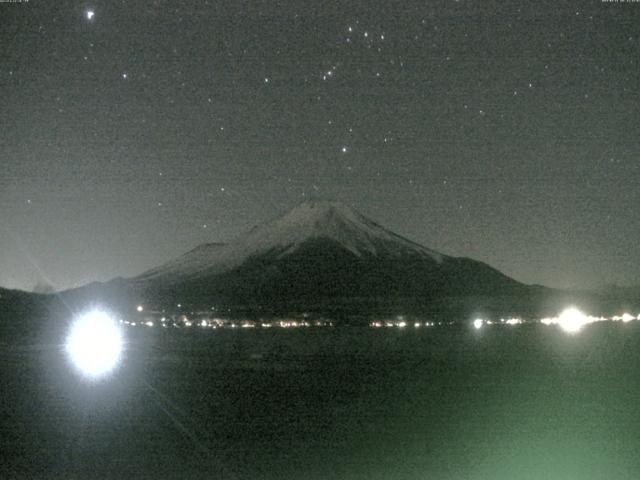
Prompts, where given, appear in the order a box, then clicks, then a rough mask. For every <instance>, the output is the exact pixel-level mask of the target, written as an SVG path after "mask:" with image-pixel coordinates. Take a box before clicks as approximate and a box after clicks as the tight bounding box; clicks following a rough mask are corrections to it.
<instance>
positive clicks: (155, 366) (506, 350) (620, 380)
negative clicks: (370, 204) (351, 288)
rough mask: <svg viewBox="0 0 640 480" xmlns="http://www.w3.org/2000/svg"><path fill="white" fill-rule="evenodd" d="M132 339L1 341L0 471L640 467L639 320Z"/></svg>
mask: <svg viewBox="0 0 640 480" xmlns="http://www.w3.org/2000/svg"><path fill="white" fill-rule="evenodd" d="M127 337H128V344H127V350H126V355H125V357H124V359H123V362H122V363H121V364H120V366H119V367H118V369H117V370H116V371H115V372H114V373H113V374H112V375H110V377H108V378H107V379H103V380H100V381H96V382H91V381H87V380H86V379H83V378H81V377H79V376H77V375H76V374H75V373H74V370H73V368H72V367H71V366H70V365H69V364H68V362H67V360H66V358H65V356H64V354H63V353H62V351H61V347H60V346H56V345H54V344H39V345H28V344H16V342H5V343H4V344H2V347H1V348H0V361H1V362H2V368H1V369H0V372H1V373H0V375H1V377H0V380H1V383H0V387H1V388H2V395H1V397H0V405H1V407H0V408H1V410H0V413H1V420H0V421H1V432H0V433H1V438H0V445H1V446H2V463H1V466H0V477H1V478H65V479H67V478H71V479H72V478H76V479H100V478H109V479H111V478H113V479H124V478H150V479H151V478H153V479H178V478H224V479H263V478H264V479H300V478H304V479H326V478H336V479H451V480H454V479H455V480H460V479H487V480H489V479H491V480H502V479H504V480H512V479H536V480H537V479H545V480H554V479H558V480H560V479H562V480H566V479H582V480H589V479H608V480H616V479H637V478H640V453H639V452H640V325H635V324H624V325H623V324H598V325H591V326H588V327H586V328H585V330H584V331H583V332H580V333H579V334H577V335H574V336H569V335H566V334H564V333H562V332H561V331H560V330H558V329H556V328H554V327H543V326H532V325H520V326H514V327H501V326H497V327H496V326H494V327H486V328H483V329H482V330H480V331H474V330H471V329H469V328H466V327H464V328H463V327H435V328H430V329H417V330H414V329H409V328H407V329H406V330H400V329H381V330H374V329H368V328H347V327H345V328H333V329H331V328H324V329H323V328H321V329H315V328H308V329H296V330H276V329H269V330H266V329H265V330H260V329H256V330H216V331H202V330H199V329H198V330H195V331H175V330H174V331H166V330H157V329H155V330H151V329H143V330H135V329H132V330H128V331H127Z"/></svg>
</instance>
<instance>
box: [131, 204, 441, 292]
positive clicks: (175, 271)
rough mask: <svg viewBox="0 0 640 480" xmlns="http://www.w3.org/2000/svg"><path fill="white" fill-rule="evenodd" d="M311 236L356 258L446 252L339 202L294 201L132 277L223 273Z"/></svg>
mask: <svg viewBox="0 0 640 480" xmlns="http://www.w3.org/2000/svg"><path fill="white" fill-rule="evenodd" d="M312 240H324V241H330V242H333V243H334V244H335V245H338V246H340V247H342V248H343V249H345V250H347V251H349V252H351V253H352V254H353V255H355V256H356V257H362V256H363V255H368V256H374V257H375V256H378V255H384V256H386V257H396V258H398V257H402V256H411V255H413V256H420V257H425V258H429V259H431V260H432V261H435V262H438V263H440V262H442V261H443V258H444V255H442V254H440V253H438V252H435V251H433V250H430V249H428V248H426V247H423V246H421V245H418V244H416V243H414V242H411V241H410V240H407V239H405V238H403V237H401V236H399V235H396V234H395V233H393V232H391V231H389V230H387V229H385V228H383V227H382V226H380V225H378V224H377V223H375V222H373V221H372V220H369V219H368V218H366V217H365V216H363V215H361V214H360V213H358V212H356V211H355V210H354V209H352V208H350V207H348V206H346V205H344V204H342V203H339V202H334V201H326V200H322V201H318V200H313V201H307V202H304V203H302V204H300V205H298V206H297V207H295V208H293V209H292V210H290V211H289V212H288V213H286V214H284V215H282V216H281V217H279V218H277V219H275V220H273V221H271V222H267V223H264V224H262V225H259V226H256V227H253V228H252V229H251V230H250V231H249V232H247V233H245V234H243V235H241V236H239V237H238V238H236V239H235V240H234V241H232V242H230V243H228V244H219V243H213V244H205V245H201V246H199V247H196V248H195V249H193V250H191V251H190V252H188V253H186V254H184V255H183V256H181V257H179V258H177V259H175V260H172V261H170V262H168V263H166V264H164V265H162V266H160V267H158V268H154V269H152V270H149V271H147V272H145V273H143V274H142V275H140V276H139V277H137V278H136V279H137V280H140V281H149V280H151V281H153V280H160V279H162V281H164V282H169V283H176V282H180V281H182V280H187V279H195V278H198V277H200V276H209V275H216V274H221V273H224V272H227V271H229V270H231V269H233V268H235V267H238V266H240V265H242V264H243V263H244V262H246V261H247V260H248V259H250V258H255V257H256V256H259V255H262V254H276V255H277V258H282V257H285V256H287V255H289V254H292V253H294V252H295V251H296V250H298V249H299V248H300V247H301V246H302V245H304V244H305V243H307V242H309V241H312Z"/></svg>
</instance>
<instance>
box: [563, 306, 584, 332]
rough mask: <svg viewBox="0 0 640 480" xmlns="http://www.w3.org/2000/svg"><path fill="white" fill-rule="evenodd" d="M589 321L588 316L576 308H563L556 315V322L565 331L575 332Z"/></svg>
mask: <svg viewBox="0 0 640 480" xmlns="http://www.w3.org/2000/svg"><path fill="white" fill-rule="evenodd" d="M587 323H589V318H588V317H587V316H586V315H585V314H584V313H582V312H581V311H580V310H578V309H577V308H574V307H571V308H567V309H566V310H564V311H563V312H562V313H561V314H560V316H559V317H558V324H559V325H560V327H561V328H562V329H563V330H564V331H565V332H567V333H577V332H579V331H580V329H582V327H583V326H585V325H586V324H587Z"/></svg>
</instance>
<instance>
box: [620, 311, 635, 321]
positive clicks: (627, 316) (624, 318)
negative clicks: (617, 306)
mask: <svg viewBox="0 0 640 480" xmlns="http://www.w3.org/2000/svg"><path fill="white" fill-rule="evenodd" d="M631 320H635V318H634V317H633V315H631V314H630V313H623V314H622V321H623V322H624V323H627V322H630V321H631Z"/></svg>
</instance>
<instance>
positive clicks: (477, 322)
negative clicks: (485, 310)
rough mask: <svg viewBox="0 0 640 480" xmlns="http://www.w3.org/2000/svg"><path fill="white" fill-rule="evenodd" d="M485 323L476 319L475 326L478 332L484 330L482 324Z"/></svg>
mask: <svg viewBox="0 0 640 480" xmlns="http://www.w3.org/2000/svg"><path fill="white" fill-rule="evenodd" d="M483 323H484V321H483V320H482V319H481V318H476V319H475V320H474V321H473V326H474V327H475V328H476V330H480V329H481V328H482V324H483Z"/></svg>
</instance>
